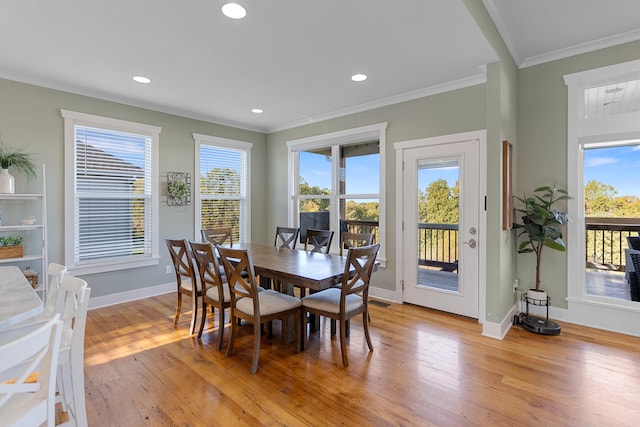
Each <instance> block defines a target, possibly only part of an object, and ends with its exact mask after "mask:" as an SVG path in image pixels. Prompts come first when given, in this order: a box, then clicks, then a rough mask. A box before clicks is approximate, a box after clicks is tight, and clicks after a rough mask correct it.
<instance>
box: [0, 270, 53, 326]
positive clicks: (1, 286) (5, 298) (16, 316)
mask: <svg viewBox="0 0 640 427" xmlns="http://www.w3.org/2000/svg"><path fill="white" fill-rule="evenodd" d="M42 310H43V303H42V300H41V299H40V297H38V294H37V293H36V291H35V290H34V289H33V288H32V287H31V285H30V284H29V282H28V281H27V279H26V277H24V274H23V273H22V271H20V269H19V268H18V267H15V266H4V267H0V330H2V329H4V328H7V327H9V326H11V325H15V324H17V323H20V322H22V321H23V320H26V319H29V318H30V317H33V316H35V315H37V314H39V313H41V312H42Z"/></svg>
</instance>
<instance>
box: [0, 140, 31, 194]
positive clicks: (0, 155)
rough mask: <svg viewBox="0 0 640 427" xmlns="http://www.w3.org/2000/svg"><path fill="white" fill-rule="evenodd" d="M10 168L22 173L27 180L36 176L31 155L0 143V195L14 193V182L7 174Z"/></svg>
mask: <svg viewBox="0 0 640 427" xmlns="http://www.w3.org/2000/svg"><path fill="white" fill-rule="evenodd" d="M10 167H12V168H14V169H18V170H20V171H22V172H24V174H25V175H26V176H27V178H28V179H29V178H32V177H34V176H36V169H37V165H36V162H35V161H34V160H33V158H32V157H31V154H28V153H25V152H24V151H23V150H22V149H19V148H12V147H9V146H7V145H6V144H5V143H4V142H2V141H0V193H9V194H12V193H14V192H15V180H14V178H13V176H12V175H11V174H9V168H10Z"/></svg>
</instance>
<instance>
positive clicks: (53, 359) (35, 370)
mask: <svg viewBox="0 0 640 427" xmlns="http://www.w3.org/2000/svg"><path fill="white" fill-rule="evenodd" d="M61 336H62V322H61V321H60V319H59V316H55V315H54V316H53V317H52V318H51V319H50V320H49V321H47V322H44V323H36V324H34V325H31V328H30V330H29V331H28V332H25V331H24V330H20V331H19V333H18V334H17V335H14V336H11V334H9V333H8V332H6V331H4V332H3V335H2V338H1V341H0V360H2V363H1V364H0V414H1V417H0V425H2V426H16V427H22V426H39V425H47V426H49V427H53V426H55V395H56V381H55V378H56V370H57V366H58V356H59V349H60V340H61Z"/></svg>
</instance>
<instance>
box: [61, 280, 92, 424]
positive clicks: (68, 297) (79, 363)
mask: <svg viewBox="0 0 640 427" xmlns="http://www.w3.org/2000/svg"><path fill="white" fill-rule="evenodd" d="M90 295H91V288H89V287H88V285H87V282H86V281H84V280H82V279H80V278H78V277H74V276H70V275H68V276H67V277H65V280H64V282H62V284H61V285H60V289H59V290H58V295H57V297H56V303H55V313H56V314H58V315H60V320H61V321H62V322H63V329H62V340H61V342H60V356H59V359H58V366H59V367H60V369H59V371H58V376H59V378H60V380H61V381H58V393H59V396H58V398H57V399H56V401H57V402H58V401H59V402H61V403H62V410H63V412H66V413H67V414H68V416H69V421H68V423H65V425H72V426H76V427H86V426H87V408H86V402H85V394H84V393H85V391H84V336H85V327H86V324H87V310H88V308H89V296H90Z"/></svg>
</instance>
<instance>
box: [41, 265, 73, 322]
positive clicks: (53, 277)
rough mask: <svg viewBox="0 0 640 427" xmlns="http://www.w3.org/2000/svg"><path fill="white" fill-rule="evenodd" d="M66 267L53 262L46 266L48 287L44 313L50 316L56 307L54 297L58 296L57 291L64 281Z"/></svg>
mask: <svg viewBox="0 0 640 427" xmlns="http://www.w3.org/2000/svg"><path fill="white" fill-rule="evenodd" d="M67 271H68V270H67V267H66V266H64V265H61V264H56V263H55V262H51V263H49V265H48V266H47V275H48V276H49V285H48V288H47V291H46V299H45V306H44V312H45V313H48V314H51V313H53V310H54V308H55V305H56V296H57V295H58V289H59V288H60V284H61V283H62V282H63V280H64V276H65V274H67Z"/></svg>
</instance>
